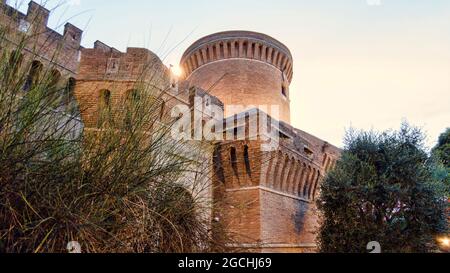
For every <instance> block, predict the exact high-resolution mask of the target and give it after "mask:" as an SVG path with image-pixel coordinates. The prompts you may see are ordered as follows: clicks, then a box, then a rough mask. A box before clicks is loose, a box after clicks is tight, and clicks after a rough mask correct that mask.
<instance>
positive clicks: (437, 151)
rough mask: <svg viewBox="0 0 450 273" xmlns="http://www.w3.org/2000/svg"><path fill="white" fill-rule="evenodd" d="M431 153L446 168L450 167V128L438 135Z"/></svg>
mask: <svg viewBox="0 0 450 273" xmlns="http://www.w3.org/2000/svg"><path fill="white" fill-rule="evenodd" d="M432 152H433V154H434V155H435V156H437V157H438V158H439V159H440V160H441V161H442V163H443V164H444V165H445V167H446V168H450V128H448V129H447V130H446V131H445V133H442V135H441V136H440V137H439V141H438V144H437V145H436V147H434V148H433V151H432Z"/></svg>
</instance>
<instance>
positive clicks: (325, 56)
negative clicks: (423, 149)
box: [9, 0, 450, 146]
mask: <svg viewBox="0 0 450 273" xmlns="http://www.w3.org/2000/svg"><path fill="white" fill-rule="evenodd" d="M9 2H10V4H11V5H14V4H13V2H14V0H11V1H9ZM38 2H39V1H38ZM27 3H28V1H23V4H22V7H21V10H23V11H24V10H26V4H27ZM58 3H61V1H58V0H55V1H48V4H47V6H48V7H49V8H53V7H55V6H56V5H57V4H58ZM374 3H375V4H374ZM66 20H69V21H70V22H72V23H74V24H76V25H77V26H79V27H80V28H82V29H84V30H85V35H84V38H83V39H84V40H83V45H84V46H85V47H92V45H93V42H94V41H95V40H101V41H103V42H105V43H107V44H109V45H111V46H114V47H116V48H117V49H120V50H125V48H126V47H127V46H134V47H147V48H149V49H150V50H152V51H154V52H155V53H157V54H158V55H159V56H160V57H161V58H162V59H163V60H164V62H165V63H166V64H167V65H169V64H174V65H175V64H177V63H178V62H179V59H180V57H181V55H182V53H183V51H184V50H185V49H186V48H187V47H188V46H189V45H190V44H191V43H193V42H194V41H195V40H197V39H198V38H201V37H203V36H205V35H208V34H211V33H215V32H219V31H224V30H251V31H256V32H263V33H265V34H268V35H270V36H272V37H274V38H276V39H278V40H280V41H281V42H283V43H284V44H286V45H287V46H288V47H289V48H290V50H291V52H292V55H293V57H294V80H293V82H292V85H291V100H292V101H291V107H292V124H293V125H294V126H295V127H298V128H300V129H302V130H305V131H308V132H310V133H312V134H314V135H316V136H318V137H320V138H322V139H325V140H327V141H329V142H331V143H333V144H335V145H338V146H341V145H342V138H343V135H344V133H345V128H348V127H350V126H353V127H355V128H360V129H372V128H373V129H376V130H385V129H389V128H398V127H399V125H400V123H401V122H402V120H403V119H406V120H408V121H409V122H410V123H412V124H414V125H418V126H421V127H423V128H424V130H425V131H426V132H427V133H428V136H429V139H428V142H427V144H428V145H429V146H432V145H434V144H435V142H436V140H437V137H438V136H439V134H440V133H442V132H443V131H444V130H445V129H446V128H447V127H450V99H449V98H450V96H449V95H450V1H448V0H431V1H430V0H380V4H379V5H378V4H377V0H314V1H313V0H277V1H274V0H272V1H269V0H254V1H249V0H245V1H243V0H238V1H236V0H227V1H223V0H221V1H216V0H212V1H211V0H208V1H207V0H164V1H162V0H158V1H157V0H128V1H122V0H69V1H67V2H66V4H63V5H62V6H61V7H59V8H57V9H56V10H55V11H54V12H53V14H52V16H51V20H50V26H52V27H55V28H56V27H58V26H60V25H63V24H64V22H65V21H66ZM61 29H62V28H61V27H59V30H61Z"/></svg>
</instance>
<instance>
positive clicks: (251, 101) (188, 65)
mask: <svg viewBox="0 0 450 273" xmlns="http://www.w3.org/2000/svg"><path fill="white" fill-rule="evenodd" d="M180 65H181V67H182V68H183V71H184V80H186V81H187V82H188V83H189V87H191V86H197V87H200V88H202V89H204V90H206V91H208V92H210V94H211V95H213V96H216V97H218V98H219V99H220V100H221V101H222V102H223V103H224V105H225V107H227V106H230V105H235V106H244V107H245V108H246V109H249V108H253V107H259V106H271V105H278V106H279V109H280V111H279V119H280V120H281V121H284V122H287V123H290V100H289V85H290V83H291V80H292V75H293V61H292V55H291V52H290V51H289V49H288V48H287V47H286V46H285V45H283V44H282V43H281V42H279V41H277V40H276V39H274V38H272V37H270V36H267V35H265V34H261V33H256V32H249V31H227V32H220V33H216V34H212V35H209V36H206V37H204V38H201V39H200V40H198V41H196V42H195V43H194V44H192V45H191V46H190V47H189V48H188V49H187V50H186V52H185V53H184V54H183V57H182V59H181V64H180ZM239 112H242V109H239V108H236V110H226V112H225V116H230V115H234V114H238V113H239ZM269 114H272V115H273V113H270V112H269Z"/></svg>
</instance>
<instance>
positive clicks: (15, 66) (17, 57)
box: [8, 50, 23, 77]
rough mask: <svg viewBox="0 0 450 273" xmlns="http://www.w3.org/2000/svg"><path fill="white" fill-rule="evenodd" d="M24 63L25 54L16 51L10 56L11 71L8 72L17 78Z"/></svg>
mask: <svg viewBox="0 0 450 273" xmlns="http://www.w3.org/2000/svg"><path fill="white" fill-rule="evenodd" d="M22 62H23V54H22V53H21V52H20V51H18V50H14V51H13V52H11V55H10V56H9V66H10V67H9V69H8V71H10V72H11V74H10V75H11V77H15V76H16V75H17V72H19V69H20V67H21V66H22Z"/></svg>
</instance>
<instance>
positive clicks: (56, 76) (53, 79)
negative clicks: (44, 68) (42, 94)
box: [48, 69, 61, 88]
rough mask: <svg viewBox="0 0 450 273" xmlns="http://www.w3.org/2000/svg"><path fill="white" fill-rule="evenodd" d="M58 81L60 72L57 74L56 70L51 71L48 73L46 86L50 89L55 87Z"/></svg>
mask: <svg viewBox="0 0 450 273" xmlns="http://www.w3.org/2000/svg"><path fill="white" fill-rule="evenodd" d="M60 79H61V72H59V71H58V70H57V69H52V70H51V71H50V76H49V84H48V86H49V87H51V88H54V87H56V86H57V85H58V83H59V80H60Z"/></svg>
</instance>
